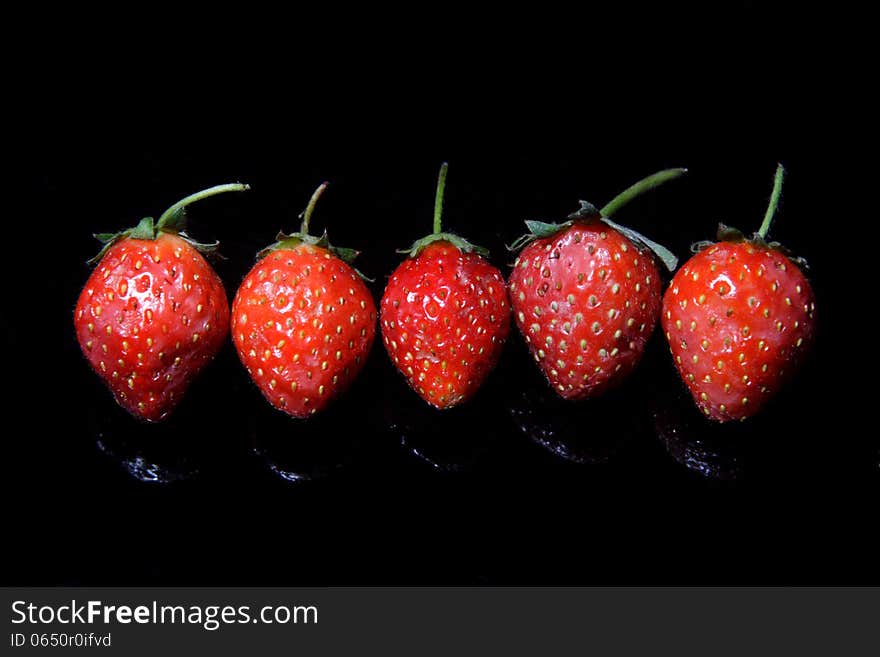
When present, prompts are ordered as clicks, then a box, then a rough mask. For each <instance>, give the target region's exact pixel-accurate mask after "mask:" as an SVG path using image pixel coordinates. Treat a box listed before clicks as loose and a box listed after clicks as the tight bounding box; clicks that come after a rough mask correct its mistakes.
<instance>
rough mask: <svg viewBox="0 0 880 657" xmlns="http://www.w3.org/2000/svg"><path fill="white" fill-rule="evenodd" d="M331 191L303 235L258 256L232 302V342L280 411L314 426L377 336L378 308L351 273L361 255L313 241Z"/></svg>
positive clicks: (308, 213) (286, 238)
mask: <svg viewBox="0 0 880 657" xmlns="http://www.w3.org/2000/svg"><path fill="white" fill-rule="evenodd" d="M326 186H327V183H324V184H322V185H321V186H320V187H318V189H317V190H316V191H315V193H314V195H313V196H312V199H311V201H310V202H309V205H308V207H307V208H306V211H305V213H304V214H303V222H302V228H301V229H300V232H299V233H295V234H293V235H285V234H284V233H281V234H279V235H278V238H277V239H278V241H277V242H276V243H275V244H273V245H272V246H270V247H268V248H267V249H264V250H263V251H261V252H260V254H259V255H258V257H259V261H258V262H257V264H256V265H254V267H253V269H251V271H250V272H249V273H248V275H247V276H245V278H244V281H242V284H241V287H239V288H238V293H237V294H236V295H235V300H234V301H233V302H232V340H233V342H234V343H235V348H236V349H237V350H238V355H239V357H240V358H241V362H242V363H243V364H244V366H245V369H247V371H248V374H250V376H251V378H252V379H253V380H254V383H256V384H257V387H258V388H259V389H260V391H261V392H262V393H263V395H264V396H265V397H266V399H267V400H268V401H269V403H270V404H272V405H273V406H274V407H275V408H277V409H279V410H281V411H284V412H285V413H287V414H289V415H292V416H293V417H298V418H306V417H308V416H309V415H314V414H315V413H317V412H319V411H321V410H323V409H324V408H325V407H326V406H327V405H328V404H329V403H330V401H331V400H333V399H335V398H336V397H338V396H340V395H341V394H342V393H343V392H344V391H345V389H346V388H348V386H349V385H350V384H351V383H352V381H354V379H355V378H356V377H357V375H358V373H359V372H360V371H361V369H362V368H363V366H364V363H365V362H366V358H367V354H368V353H369V352H370V347H371V346H372V344H373V338H374V336H375V333H376V306H375V304H374V303H373V297H372V296H371V295H370V291H369V290H368V289H367V286H366V285H365V284H364V282H363V281H362V280H361V277H360V274H359V273H358V272H357V270H355V269H354V268H353V267H351V266H350V265H349V264H347V263H349V262H351V261H352V260H354V258H355V257H356V256H357V252H356V251H353V250H351V249H342V248H337V247H334V246H330V243H329V242H328V241H327V233H326V232H325V233H324V234H323V235H322V236H321V237H314V236H312V235H309V232H308V231H309V220H310V218H311V215H312V211H313V210H314V207H315V203H316V202H317V201H318V198H319V197H320V195H321V193H322V192H323V191H324V189H325V187H326Z"/></svg>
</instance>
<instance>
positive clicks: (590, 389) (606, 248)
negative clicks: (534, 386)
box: [508, 169, 685, 400]
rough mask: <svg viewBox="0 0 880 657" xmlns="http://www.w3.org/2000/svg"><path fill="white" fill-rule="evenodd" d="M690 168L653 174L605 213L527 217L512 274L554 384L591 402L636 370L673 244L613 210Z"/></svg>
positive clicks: (522, 319)
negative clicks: (660, 264) (635, 227)
mask: <svg viewBox="0 0 880 657" xmlns="http://www.w3.org/2000/svg"><path fill="white" fill-rule="evenodd" d="M684 172H685V170H684V169H669V170H666V171H661V172H659V173H656V174H654V175H653V176H649V177H648V178H645V179H644V180H642V181H640V182H638V183H636V184H635V185H633V186H632V187H630V188H629V189H627V190H626V191H624V192H622V193H621V194H620V195H618V196H617V197H616V198H615V199H614V200H613V201H611V203H609V204H608V205H606V206H605V207H604V208H603V209H602V210H601V211H599V210H597V209H596V208H595V207H594V206H593V205H591V204H590V203H587V202H586V201H581V208H580V210H578V211H577V212H575V213H573V214H571V215H569V216H568V221H566V222H564V223H562V224H548V223H543V222H538V221H527V222H526V225H527V226H528V228H529V230H530V231H531V234H530V235H527V236H524V237H522V238H520V239H519V240H517V241H516V242H515V243H514V244H513V245H512V246H511V249H514V250H515V249H518V248H522V247H523V246H525V248H524V249H523V250H522V252H521V253H520V254H519V257H518V258H517V259H516V262H515V264H514V269H513V272H511V274H510V278H509V281H508V284H509V288H510V298H511V304H512V305H513V310H514V315H515V317H516V322H517V326H518V327H519V330H520V332H521V333H522V335H523V336H524V337H525V340H526V342H527V343H528V346H529V350H530V351H531V354H532V357H533V358H534V359H535V361H536V362H537V363H538V366H539V367H540V368H541V370H542V371H543V372H544V375H545V376H546V378H547V380H548V381H549V383H550V385H551V386H552V387H553V389H554V390H555V391H556V392H557V394H559V395H560V396H561V397H563V398H565V399H572V400H578V399H586V398H589V397H593V396H596V395H599V394H601V393H602V392H604V391H606V390H607V389H609V388H611V387H613V386H615V385H617V384H619V383H620V382H621V381H623V380H624V379H625V378H626V377H627V376H629V374H630V372H632V370H633V369H634V368H635V367H636V365H637V364H638V362H639V360H640V359H641V357H642V354H643V352H644V350H645V345H646V343H647V342H648V338H649V337H650V336H651V333H652V331H653V330H654V326H655V324H656V322H657V316H658V314H659V311H660V271H659V270H658V268H657V265H656V264H655V262H654V258H653V256H652V254H651V251H653V252H654V253H656V254H658V255H659V256H660V257H661V259H662V260H663V261H664V263H665V264H666V265H667V266H668V267H669V269H670V270H672V269H674V268H675V264H676V260H675V256H673V255H672V254H671V253H670V252H669V251H667V250H666V249H664V248H663V247H662V246H660V245H659V244H655V243H654V242H651V241H650V240H648V239H647V238H645V237H643V236H641V235H639V234H638V233H636V232H635V231H632V230H630V229H628V228H624V227H623V226H620V225H618V224H616V223H614V222H612V221H611V220H610V219H609V217H610V216H611V215H612V214H613V213H614V212H616V211H617V210H618V209H620V208H621V207H623V205H625V204H626V203H628V202H629V201H630V200H632V199H633V198H635V197H636V196H638V195H639V194H641V193H643V192H645V191H647V190H649V189H652V188H654V187H656V186H657V185H660V184H662V183H663V182H665V181H667V180H671V179H673V178H677V177H678V176H680V175H682V174H683V173H684Z"/></svg>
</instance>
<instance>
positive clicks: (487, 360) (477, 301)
mask: <svg viewBox="0 0 880 657" xmlns="http://www.w3.org/2000/svg"><path fill="white" fill-rule="evenodd" d="M445 179H446V164H445V163H444V164H443V166H442V167H441V169H440V179H439V182H438V185H437V198H436V203H435V208H434V233H433V234H431V235H428V236H427V237H424V238H422V239H420V240H418V241H417V242H415V244H413V246H412V247H411V249H410V250H409V251H408V253H409V254H410V257H409V258H407V259H406V260H404V261H403V262H402V263H401V264H400V266H399V267H398V268H397V270H396V271H395V272H394V273H393V274H392V275H391V279H390V280H389V281H388V286H387V287H386V288H385V294H384V295H383V297H382V302H381V313H382V317H381V320H380V321H381V328H382V336H383V340H384V342H385V348H386V349H387V351H388V354H389V356H390V357H391V360H392V361H393V362H394V365H395V366H396V367H397V369H399V370H400V371H401V372H402V373H403V375H404V376H405V377H406V379H407V381H408V382H409V384H410V386H411V387H412V388H413V390H415V391H416V392H417V393H418V394H419V395H420V396H421V397H422V398H423V399H424V400H425V401H426V402H428V403H429V404H431V405H432V406H435V407H437V408H440V409H444V408H451V407H452V406H455V405H457V404H460V403H462V402H464V401H466V400H467V399H469V398H470V397H472V396H473V395H474V393H476V391H477V389H478V388H479V387H480V385H481V384H482V383H483V381H484V380H485V378H486V377H487V376H488V374H489V372H491V371H492V369H493V368H494V367H495V364H496V363H497V362H498V357H499V356H500V355H501V348H502V347H503V345H504V342H505V340H506V339H507V333H508V331H509V330H510V307H509V305H508V302H507V292H506V290H505V286H504V279H503V278H502V276H501V272H499V271H498V270H497V269H496V268H495V267H493V266H492V265H491V264H489V263H488V262H487V261H486V260H484V259H483V258H482V257H481V256H482V255H488V253H487V252H486V251H485V249H482V248H480V247H476V246H474V245H473V244H470V243H469V242H467V241H465V240H464V239H462V238H461V237H459V236H458V235H453V234H451V233H444V232H441V230H440V228H441V225H440V214H441V210H442V204H443V189H444V185H445Z"/></svg>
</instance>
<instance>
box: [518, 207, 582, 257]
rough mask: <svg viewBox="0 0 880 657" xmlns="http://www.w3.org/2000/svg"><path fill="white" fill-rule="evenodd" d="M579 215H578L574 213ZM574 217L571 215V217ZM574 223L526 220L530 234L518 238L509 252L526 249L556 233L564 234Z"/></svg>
mask: <svg viewBox="0 0 880 657" xmlns="http://www.w3.org/2000/svg"><path fill="white" fill-rule="evenodd" d="M573 214H577V213H573ZM571 216H573V215H569V217H571ZM572 223H574V222H573V221H566V222H563V223H561V224H551V223H547V222H544V221H534V220H531V219H527V220H526V227H527V228H528V229H529V232H528V233H527V234H525V235H521V236H520V237H518V238H516V239H515V240H514V241H513V242H512V243H511V244H510V245H509V246H508V247H507V250H508V251H519V250H520V249H523V248H525V247H526V246H528V245H529V244H531V243H532V242H534V241H535V240H540V239H545V238H547V237H553V236H554V235H556V233H559V232H562V231H563V230H565V229H566V228H569V227H570V226H571V225H572Z"/></svg>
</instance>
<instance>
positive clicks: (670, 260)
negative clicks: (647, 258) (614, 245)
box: [601, 217, 678, 271]
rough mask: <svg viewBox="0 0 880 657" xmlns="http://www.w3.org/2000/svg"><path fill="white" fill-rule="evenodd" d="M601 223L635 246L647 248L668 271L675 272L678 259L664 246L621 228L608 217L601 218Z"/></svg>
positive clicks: (633, 231) (635, 232)
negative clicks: (622, 235) (623, 236)
mask: <svg viewBox="0 0 880 657" xmlns="http://www.w3.org/2000/svg"><path fill="white" fill-rule="evenodd" d="M601 221H602V223H604V224H608V225H609V226H611V227H612V228H613V229H614V230H616V231H617V232H619V233H623V234H624V235H625V236H626V237H627V238H628V239H629V240H630V241H631V242H634V243H635V244H636V245H640V246H644V247H646V248H648V249H649V250H650V251H652V252H653V253H654V255H656V256H657V257H658V258H660V261H661V262H662V263H663V264H664V265H665V266H666V268H667V269H668V270H669V271H675V268H676V267H677V266H678V258H677V257H676V255H675V254H674V253H673V252H672V251H670V250H669V249H667V248H666V247H665V246H663V245H662V244H658V243H657V242H655V241H653V240H650V239H648V238H647V237H645V236H644V235H642V234H641V233H639V232H638V231H635V230H633V229H632V228H627V227H626V226H621V225H620V224H618V223H615V222H614V221H611V219H609V218H608V217H602V219H601Z"/></svg>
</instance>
